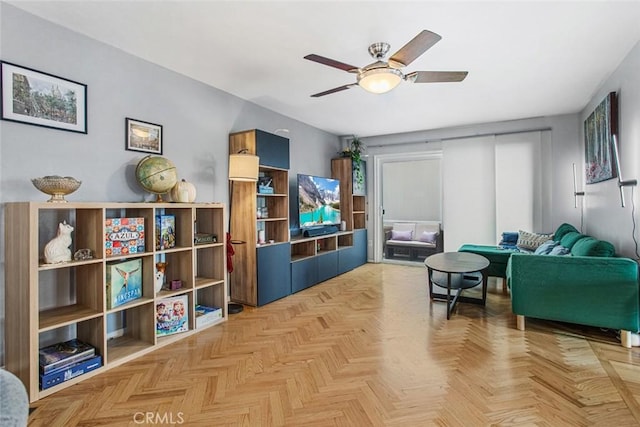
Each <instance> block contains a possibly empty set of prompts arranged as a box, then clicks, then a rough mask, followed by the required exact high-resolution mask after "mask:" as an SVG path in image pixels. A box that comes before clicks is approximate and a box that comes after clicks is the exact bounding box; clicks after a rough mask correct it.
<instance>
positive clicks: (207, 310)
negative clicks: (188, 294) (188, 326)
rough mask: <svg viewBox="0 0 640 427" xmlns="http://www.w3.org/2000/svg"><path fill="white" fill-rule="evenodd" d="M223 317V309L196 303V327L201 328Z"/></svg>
mask: <svg viewBox="0 0 640 427" xmlns="http://www.w3.org/2000/svg"><path fill="white" fill-rule="evenodd" d="M220 319H222V309H221V308H218V307H207V306H205V305H200V304H198V305H196V328H201V327H203V326H206V325H210V324H211V323H215V322H216V321H218V320H220Z"/></svg>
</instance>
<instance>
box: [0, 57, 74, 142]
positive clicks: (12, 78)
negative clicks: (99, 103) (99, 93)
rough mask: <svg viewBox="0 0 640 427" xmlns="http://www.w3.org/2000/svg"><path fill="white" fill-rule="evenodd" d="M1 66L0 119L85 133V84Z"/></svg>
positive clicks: (28, 70)
mask: <svg viewBox="0 0 640 427" xmlns="http://www.w3.org/2000/svg"><path fill="white" fill-rule="evenodd" d="M1 65H2V119H3V120H9V121H13V122H20V123H26V124H30V125H36V126H44V127H48V128H53V129H61V130H66V131H70V132H80V133H87V85H85V84H82V83H78V82H74V81H71V80H67V79H63V78H61V77H57V76H54V75H52V74H47V73H44V72H42V71H36V70H32V69H30V68H26V67H21V66H19V65H15V64H11V63H9V62H4V61H2V62H1Z"/></svg>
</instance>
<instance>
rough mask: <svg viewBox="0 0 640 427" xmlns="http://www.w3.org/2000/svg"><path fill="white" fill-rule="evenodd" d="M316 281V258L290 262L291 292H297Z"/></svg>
mask: <svg viewBox="0 0 640 427" xmlns="http://www.w3.org/2000/svg"><path fill="white" fill-rule="evenodd" d="M316 283H318V259H317V258H315V257H313V258H307V259H301V260H299V261H294V262H292V263H291V292H292V293H293V292H298V291H301V290H303V289H306V288H308V287H309V286H313V285H315V284H316Z"/></svg>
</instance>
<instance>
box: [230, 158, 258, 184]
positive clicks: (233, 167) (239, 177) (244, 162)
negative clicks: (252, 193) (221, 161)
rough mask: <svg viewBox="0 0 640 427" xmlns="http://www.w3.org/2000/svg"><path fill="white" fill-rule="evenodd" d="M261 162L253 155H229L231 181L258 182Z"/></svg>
mask: <svg viewBox="0 0 640 427" xmlns="http://www.w3.org/2000/svg"><path fill="white" fill-rule="evenodd" d="M259 161H260V158H259V157H258V156H254V155H253V154H231V155H229V181H257V180H258V164H259Z"/></svg>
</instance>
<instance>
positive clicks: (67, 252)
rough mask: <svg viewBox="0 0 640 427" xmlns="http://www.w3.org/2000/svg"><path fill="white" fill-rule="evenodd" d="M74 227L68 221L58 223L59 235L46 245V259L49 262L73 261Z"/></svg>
mask: <svg viewBox="0 0 640 427" xmlns="http://www.w3.org/2000/svg"><path fill="white" fill-rule="evenodd" d="M72 231H73V227H72V226H70V225H69V224H67V222H66V221H64V222H61V223H60V224H59V225H58V235H57V236H56V237H54V238H53V239H51V241H50V242H49V243H47V245H46V246H45V247H44V260H45V262H46V263H47V264H57V263H59V262H68V261H71V249H69V246H71V232H72Z"/></svg>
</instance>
